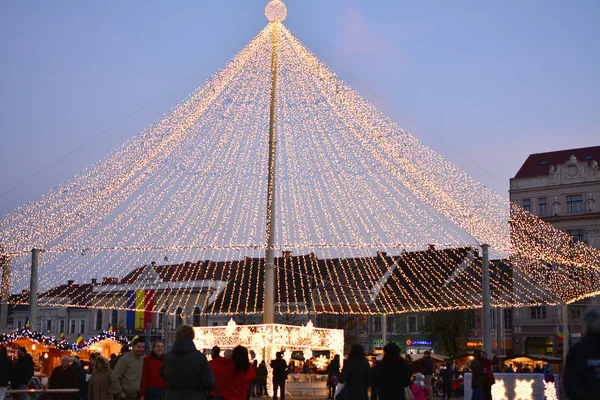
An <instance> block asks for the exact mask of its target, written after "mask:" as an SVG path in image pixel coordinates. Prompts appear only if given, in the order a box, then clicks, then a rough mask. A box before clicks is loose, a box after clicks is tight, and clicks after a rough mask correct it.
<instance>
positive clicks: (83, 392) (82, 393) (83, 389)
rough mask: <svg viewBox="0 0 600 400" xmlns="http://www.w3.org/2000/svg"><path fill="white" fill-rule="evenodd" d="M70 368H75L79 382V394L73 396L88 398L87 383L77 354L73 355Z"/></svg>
mask: <svg viewBox="0 0 600 400" xmlns="http://www.w3.org/2000/svg"><path fill="white" fill-rule="evenodd" d="M71 368H73V369H74V370H75V373H76V374H77V381H78V382H79V394H78V395H76V396H75V398H76V399H78V400H79V399H81V400H87V398H88V383H87V381H86V379H85V375H86V374H85V371H84V369H83V366H82V365H81V360H80V359H79V357H77V356H73V364H71Z"/></svg>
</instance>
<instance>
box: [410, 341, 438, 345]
mask: <svg viewBox="0 0 600 400" xmlns="http://www.w3.org/2000/svg"><path fill="white" fill-rule="evenodd" d="M411 344H412V345H416V346H432V345H433V342H430V341H429V340H413V341H412V343H411Z"/></svg>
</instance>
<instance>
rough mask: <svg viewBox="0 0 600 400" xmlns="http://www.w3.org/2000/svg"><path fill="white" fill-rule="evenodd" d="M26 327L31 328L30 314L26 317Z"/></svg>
mask: <svg viewBox="0 0 600 400" xmlns="http://www.w3.org/2000/svg"><path fill="white" fill-rule="evenodd" d="M25 328H27V329H29V328H31V321H29V315H28V316H27V318H25Z"/></svg>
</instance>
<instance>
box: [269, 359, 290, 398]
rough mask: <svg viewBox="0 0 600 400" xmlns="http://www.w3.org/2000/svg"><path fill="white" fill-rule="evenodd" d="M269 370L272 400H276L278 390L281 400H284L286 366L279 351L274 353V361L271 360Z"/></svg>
mask: <svg viewBox="0 0 600 400" xmlns="http://www.w3.org/2000/svg"><path fill="white" fill-rule="evenodd" d="M271 368H273V400H277V389H278V388H279V391H280V393H279V394H280V396H281V400H285V381H286V379H287V371H288V366H287V364H286V362H285V360H284V359H283V354H282V353H281V352H280V351H278V352H277V353H275V359H274V360H271Z"/></svg>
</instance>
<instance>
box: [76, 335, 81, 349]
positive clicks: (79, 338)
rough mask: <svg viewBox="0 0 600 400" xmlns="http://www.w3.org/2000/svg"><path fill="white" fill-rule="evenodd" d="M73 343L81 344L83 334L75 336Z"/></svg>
mask: <svg viewBox="0 0 600 400" xmlns="http://www.w3.org/2000/svg"><path fill="white" fill-rule="evenodd" d="M75 344H76V345H77V346H81V345H82V344H83V336H81V335H79V336H77V339H75Z"/></svg>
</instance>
